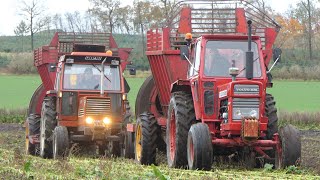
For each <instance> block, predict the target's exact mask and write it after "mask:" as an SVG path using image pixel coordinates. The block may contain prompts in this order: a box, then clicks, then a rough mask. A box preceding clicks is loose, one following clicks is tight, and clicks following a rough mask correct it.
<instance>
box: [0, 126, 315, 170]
mask: <svg viewBox="0 0 320 180" xmlns="http://www.w3.org/2000/svg"><path fill="white" fill-rule="evenodd" d="M300 132H301V145H302V148H301V149H302V152H301V154H302V158H301V166H302V167H304V168H306V169H310V170H313V171H315V172H317V173H318V174H320V130H302V131H300ZM23 138H24V127H23V126H22V124H1V123H0V146H1V147H3V148H9V149H12V148H14V149H15V150H17V149H18V150H19V151H21V152H24V139H23Z"/></svg>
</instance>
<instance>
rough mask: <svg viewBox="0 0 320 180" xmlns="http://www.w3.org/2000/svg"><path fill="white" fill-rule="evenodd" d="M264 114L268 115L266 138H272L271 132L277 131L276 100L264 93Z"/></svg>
mask: <svg viewBox="0 0 320 180" xmlns="http://www.w3.org/2000/svg"><path fill="white" fill-rule="evenodd" d="M265 115H266V116H267V117H268V119H269V121H268V129H267V139H269V140H270V139H272V137H273V134H274V133H277V132H278V115H277V108H276V101H275V100H274V97H273V96H272V95H271V94H267V95H266V102H265Z"/></svg>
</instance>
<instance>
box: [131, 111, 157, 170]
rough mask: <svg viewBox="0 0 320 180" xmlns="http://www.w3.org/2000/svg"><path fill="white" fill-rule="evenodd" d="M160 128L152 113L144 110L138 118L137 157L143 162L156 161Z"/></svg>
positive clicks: (146, 163) (145, 163)
mask: <svg viewBox="0 0 320 180" xmlns="http://www.w3.org/2000/svg"><path fill="white" fill-rule="evenodd" d="M159 128H160V126H159V125H158V122H157V120H156V118H155V117H154V116H153V114H151V113H147V112H144V113H142V114H141V115H140V116H139V118H138V119H137V125H136V138H135V159H136V160H137V161H138V162H140V163H141V164H144V165H150V164H155V163H156V152H157V151H156V149H157V139H158V132H159Z"/></svg>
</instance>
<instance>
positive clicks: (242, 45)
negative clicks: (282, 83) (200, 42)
mask: <svg viewBox="0 0 320 180" xmlns="http://www.w3.org/2000/svg"><path fill="white" fill-rule="evenodd" d="M247 50H248V42H247V41H208V42H207V44H206V49H205V65H204V74H205V75H206V76H219V77H230V75H229V68H230V67H237V68H239V70H240V74H239V75H238V76H237V77H245V74H246V70H245V63H246V51H247ZM252 51H253V54H254V55H253V61H254V62H253V77H261V66H260V61H259V54H258V45H257V43H255V42H252Z"/></svg>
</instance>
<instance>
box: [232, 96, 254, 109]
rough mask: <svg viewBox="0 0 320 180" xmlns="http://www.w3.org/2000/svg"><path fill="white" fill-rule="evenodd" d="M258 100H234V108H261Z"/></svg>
mask: <svg viewBox="0 0 320 180" xmlns="http://www.w3.org/2000/svg"><path fill="white" fill-rule="evenodd" d="M259 104H260V101H259V99H258V98H233V107H234V108H259Z"/></svg>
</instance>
